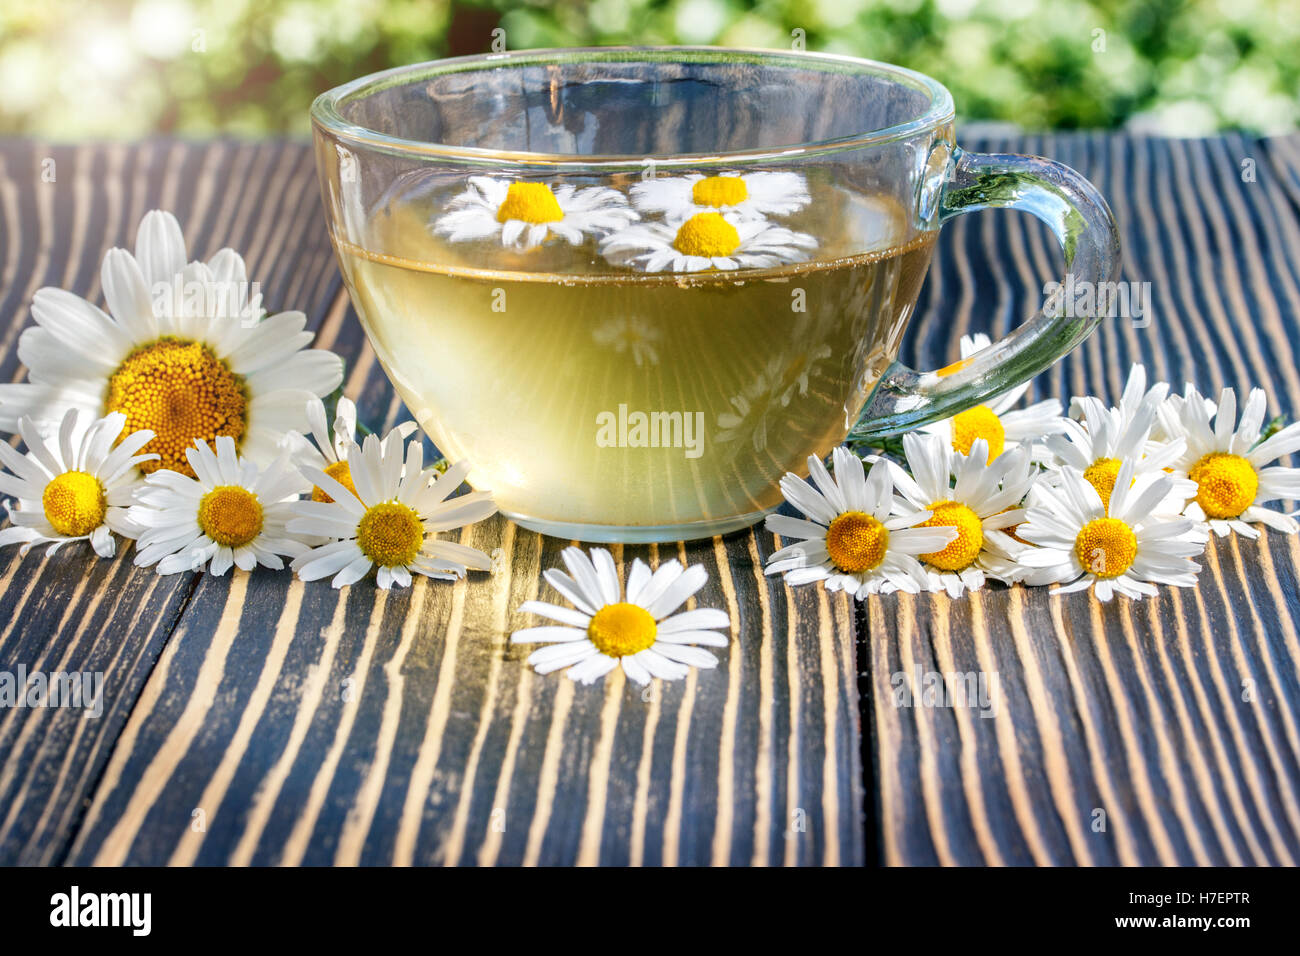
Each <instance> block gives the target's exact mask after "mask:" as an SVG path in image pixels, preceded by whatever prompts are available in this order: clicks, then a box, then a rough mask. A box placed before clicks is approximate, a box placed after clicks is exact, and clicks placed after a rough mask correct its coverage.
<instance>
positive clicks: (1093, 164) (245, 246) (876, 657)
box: [0, 135, 1300, 864]
mask: <svg viewBox="0 0 1300 956" xmlns="http://www.w3.org/2000/svg"><path fill="white" fill-rule="evenodd" d="M967 145H968V146H970V147H972V148H975V149H982V150H988V149H994V150H1005V151H1016V152H1035V153H1042V154H1044V155H1048V156H1051V157H1053V158H1057V159H1060V160H1062V161H1064V162H1066V163H1069V164H1070V165H1072V166H1075V167H1076V168H1077V169H1079V170H1081V171H1082V172H1083V173H1084V174H1085V175H1087V176H1088V177H1089V178H1091V179H1092V180H1093V182H1095V183H1096V184H1097V185H1098V186H1099V187H1100V188H1101V190H1102V192H1103V193H1104V194H1105V195H1106V196H1107V197H1108V198H1109V199H1110V201H1111V203H1112V205H1113V207H1114V210H1115V213H1116V216H1117V217H1118V219H1119V221H1120V224H1121V228H1122V231H1123V235H1124V241H1125V250H1126V260H1127V269H1126V275H1125V278H1127V279H1131V280H1139V281H1141V280H1149V281H1150V282H1151V290H1152V293H1153V298H1154V302H1153V314H1152V317H1151V318H1152V320H1151V322H1150V324H1149V325H1147V326H1146V327H1144V328H1140V327H1136V326H1135V325H1134V324H1133V323H1130V322H1126V321H1124V320H1115V321H1110V322H1108V323H1107V324H1106V325H1104V326H1103V327H1102V329H1101V330H1100V331H1099V332H1098V333H1097V334H1096V335H1094V336H1093V337H1092V338H1091V339H1090V340H1089V341H1088V343H1087V344H1086V345H1085V346H1084V347H1083V348H1081V349H1080V350H1079V351H1078V352H1077V353H1076V354H1074V355H1072V356H1071V357H1070V358H1069V359H1068V360H1067V361H1065V362H1063V363H1061V364H1060V365H1059V366H1057V367H1056V368H1054V369H1053V370H1052V371H1051V372H1050V373H1049V374H1047V375H1045V376H1043V377H1042V378H1041V379H1040V380H1039V382H1038V385H1037V386H1036V388H1037V391H1038V393H1039V394H1042V395H1054V396H1060V397H1067V396H1068V395H1070V394H1071V393H1080V392H1094V393H1100V394H1102V395H1104V396H1107V397H1110V398H1114V397H1116V396H1117V395H1118V392H1119V389H1120V387H1121V385H1122V383H1123V380H1124V378H1125V376H1126V374H1127V371H1128V367H1129V364H1130V362H1131V361H1133V360H1135V359H1138V360H1142V361H1144V362H1146V363H1147V365H1148V367H1149V369H1150V370H1151V372H1152V373H1153V374H1154V375H1155V376H1156V377H1159V378H1166V379H1168V380H1170V381H1172V382H1174V383H1175V385H1176V387H1180V386H1181V383H1182V382H1183V381H1184V380H1185V379H1191V380H1193V381H1195V382H1197V383H1198V384H1199V385H1200V386H1201V387H1202V389H1204V390H1208V391H1217V389H1218V388H1219V387H1221V386H1223V385H1234V386H1237V387H1238V388H1244V387H1248V386H1250V385H1255V384H1258V385H1262V386H1264V387H1265V388H1267V389H1268V390H1269V392H1270V395H1271V396H1272V400H1273V407H1272V409H1271V411H1272V412H1278V411H1281V412H1285V413H1287V414H1289V415H1291V416H1295V415H1296V414H1300V369H1298V368H1297V363H1296V358H1295V354H1294V352H1293V349H1294V347H1295V346H1296V343H1297V342H1300V138H1295V137H1293V138H1283V139H1272V140H1264V141H1260V140H1255V139H1249V138H1242V137H1226V138H1220V139H1211V140H1192V141H1162V140H1149V139H1132V138H1128V137H1122V136H1107V135H1061V136H1049V137H1042V138H1023V139H1016V140H1013V141H988V140H983V141H971V142H969V143H967ZM51 180H52V181H51ZM154 207H161V208H166V209H171V210H173V211H175V213H176V214H177V216H178V217H179V218H180V220H181V222H182V224H183V226H184V227H185V230H186V234H187V238H189V240H190V244H191V252H192V253H197V254H201V255H204V256H206V255H209V254H211V253H212V252H213V251H215V250H216V249H217V248H219V247H220V246H224V245H230V246H233V247H235V248H237V249H239V250H241V251H242V252H243V253H244V254H245V256H246V257H247V259H248V262H249V266H250V271H251V274H252V277H253V278H255V279H257V280H259V281H260V282H261V284H262V288H263V291H264V293H265V294H266V296H267V300H268V305H269V306H270V307H272V308H273V309H280V308H300V309H302V310H304V311H305V312H306V313H307V314H308V316H309V317H310V319H311V323H312V326H313V327H314V328H316V329H317V330H319V338H318V343H319V344H320V345H322V346H325V347H328V348H332V349H335V350H337V351H338V352H340V353H341V354H342V355H344V356H345V357H346V358H347V360H348V372H349V374H348V379H347V383H346V388H347V392H348V394H349V395H351V396H353V397H354V398H356V399H357V401H358V403H359V405H360V407H361V412H362V417H363V419H364V420H366V421H369V422H372V423H380V422H383V423H391V422H393V421H395V420H396V419H397V418H398V417H399V416H401V417H405V416H404V414H403V412H402V409H401V406H400V404H399V403H398V402H397V401H396V400H395V399H394V397H393V393H392V390H391V389H390V388H389V386H388V383H387V381H386V379H385V378H384V375H383V373H382V371H381V370H380V369H379V367H378V365H377V364H376V363H375V360H374V355H373V353H372V352H371V351H370V349H369V348H368V347H367V345H366V342H365V339H364V337H363V335H362V332H361V328H360V326H359V325H358V323H357V321H356V319H355V317H354V316H353V315H352V312H351V309H350V307H349V304H348V299H347V295H346V293H345V291H344V289H343V287H342V285H341V283H340V280H339V276H338V272H337V270H336V268H335V264H334V260H333V256H332V254H331V251H330V247H329V243H328V241H327V238H326V234H325V226H324V221H323V218H322V213H321V208H320V200H319V196H318V192H317V186H316V179H315V175H314V170H313V168H312V163H311V156H310V152H309V150H308V148H307V147H306V146H305V145H303V144H298V143H293V144H285V143H278V144H277V143H241V142H215V143H204V144H193V143H180V142H172V141H157V142H150V143H147V144H144V145H139V146H50V145H46V144H42V143H32V142H15V141H11V142H7V143H4V144H3V145H0V336H3V338H2V339H0V357H2V364H0V379H3V380H5V381H10V380H17V379H19V378H20V377H21V376H22V374H23V371H22V369H21V367H20V364H19V362H18V358H17V355H16V351H15V342H16V340H17V336H18V334H19V332H20V330H21V329H22V328H23V327H24V326H25V325H27V324H28V322H29V314H28V308H29V305H30V302H31V298H32V293H33V292H35V290H36V289H37V288H39V287H41V286H44V285H55V286H61V287H63V288H66V289H70V290H72V291H75V292H77V293H79V294H81V295H84V296H86V297H88V298H91V299H92V300H97V299H98V297H99V296H100V289H99V265H100V260H101V257H102V255H103V253H104V251H105V250H106V249H108V248H109V247H111V246H114V245H128V244H129V243H130V242H131V240H132V239H133V236H134V230H135V226H136V223H137V222H138V221H139V219H140V216H141V215H142V214H143V213H144V212H145V211H146V210H148V209H151V208H154ZM1057 258H1058V254H1057V253H1056V251H1055V249H1054V245H1053V243H1052V242H1051V240H1050V238H1049V237H1048V236H1047V234H1046V233H1045V231H1044V230H1042V229H1041V228H1040V227H1039V226H1038V225H1037V223H1035V222H1032V221H1030V220H1029V219H1028V218H1026V217H1022V216H1021V215H1020V214H1018V213H1012V214H1002V215H993V214H986V215H981V216H972V217H963V218H960V219H958V220H956V221H955V222H953V223H952V224H951V225H949V226H947V227H946V229H945V232H944V234H943V236H942V238H941V239H940V242H939V253H938V257H937V261H936V263H935V266H934V268H933V269H932V271H931V274H930V278H929V280H928V281H927V284H926V288H925V290H924V291H923V293H922V300H921V303H920V306H919V308H918V314H917V316H916V318H915V320H914V322H913V325H912V328H911V329H910V331H909V333H908V337H907V341H906V345H905V352H904V358H905V360H907V361H908V362H909V363H910V364H912V365H915V366H917V367H937V366H940V365H942V364H945V363H946V362H949V361H952V360H953V359H954V358H955V357H956V348H957V339H958V337H959V335H960V334H961V333H963V332H967V331H979V330H981V329H983V330H986V331H989V332H991V333H993V334H995V335H996V334H1000V333H1002V332H1004V331H1005V330H1006V329H1007V328H1009V327H1011V326H1013V325H1015V324H1017V323H1018V322H1019V320H1020V318H1021V317H1022V316H1024V315H1026V314H1028V312H1029V311H1031V305H1032V304H1037V303H1038V302H1039V301H1040V300H1041V297H1042V287H1043V284H1044V282H1047V281H1050V280H1052V279H1054V278H1055V277H1056V276H1057V273H1058V269H1059V263H1058V261H1057ZM990 322H991V325H990V324H988V323H990ZM465 540H467V541H468V542H469V543H472V544H474V545H476V546H478V547H481V548H484V549H485V550H487V551H489V552H491V551H492V550H493V549H495V548H498V547H499V548H501V549H503V551H504V553H505V555H506V560H505V561H504V563H503V566H502V567H501V569H500V571H499V572H498V573H497V574H495V575H493V576H491V577H480V578H475V579H473V580H470V581H468V582H461V583H458V584H455V585H449V584H446V583H438V582H428V581H424V580H421V581H419V583H417V584H416V586H415V587H413V588H411V589H409V590H401V591H393V592H391V593H385V592H382V591H379V590H377V589H376V588H375V587H374V586H373V585H372V584H370V583H366V584H365V585H364V586H360V585H359V586H356V587H353V588H351V589H347V590H344V591H342V592H338V591H334V590H333V589H331V588H330V587H329V586H328V585H325V584H320V583H317V584H312V585H304V584H302V583H301V582H299V581H296V580H294V579H293V578H291V577H290V575H288V574H287V573H285V574H276V573H265V572H264V573H257V574H253V575H251V576H250V575H246V574H243V573H240V572H235V573H234V574H233V575H231V576H227V577H223V578H212V577H208V576H204V575H201V574H187V575H176V576H172V577H159V576H157V575H156V574H154V573H153V572H152V571H151V570H137V569H135V568H134V567H133V566H132V564H131V560H130V559H131V552H130V549H129V548H124V549H122V551H123V552H124V553H121V554H119V556H118V557H117V558H116V559H115V560H113V561H97V560H95V559H94V558H93V557H91V556H89V552H88V551H87V550H85V549H80V548H70V549H67V550H66V551H64V552H62V553H60V554H58V555H56V556H54V557H46V556H45V554H44V551H43V550H41V551H34V552H33V553H32V554H30V555H29V556H28V557H26V558H20V557H19V556H18V553H17V549H15V548H8V549H6V550H5V551H4V552H3V553H0V670H8V671H10V672H13V671H15V670H16V669H17V667H18V666H19V665H23V666H25V667H26V668H27V670H28V671H37V670H39V671H43V672H47V673H48V672H55V671H74V670H75V671H99V672H103V674H104V675H105V677H104V679H105V703H104V713H103V715H102V717H100V718H98V719H86V718H84V717H83V716H82V715H81V714H80V713H79V712H77V711H73V710H68V709H27V708H24V709H4V710H0V861H3V862H6V863H78V864H87V863H97V864H120V863H131V864H135V863H152V864H160V863H177V864H187V863H200V864H224V863H236V864H250V863H251V864H270V863H280V864H294V863H308V864H319V863H361V864H381V863H401V864H405V863H418V864H423V863H469V864H474V863H483V864H488V863H573V862H578V863H597V862H599V863H633V864H636V863H648V864H656V863H683V864H687V863H690V864H707V863H736V864H740V863H760V864H780V863H791V864H795V863H798V864H811V863H831V864H834V863H840V864H855V863H864V862H866V863H873V862H877V861H883V862H886V863H891V864H912V863H922V864H925V863H967V864H968V863H993V864H999V863H1010V864H1029V863H1037V864H1069V863H1081V864H1114V863H1124V864H1130V863H1185V864H1198V863H1199V864H1205V863H1234V864H1240V863H1245V864H1255V863H1259V864H1277V863H1295V862H1297V860H1298V859H1300V797H1298V793H1300V639H1298V638H1297V610H1298V609H1300V597H1298V596H1297V579H1298V578H1300V570H1298V568H1300V543H1298V542H1297V541H1296V539H1295V538H1287V537H1285V536H1282V535H1278V534H1276V533H1271V532H1266V534H1265V536H1264V537H1263V538H1262V539H1261V540H1260V541H1258V542H1256V541H1249V540H1243V539H1239V538H1235V537H1234V538H1229V539H1226V540H1219V541H1215V542H1214V543H1213V544H1212V545H1211V547H1210V549H1209V550H1208V551H1207V553H1206V555H1205V557H1204V564H1205V570H1204V572H1203V573H1202V574H1201V578H1200V584H1199V586H1198V587H1197V588H1196V589H1194V590H1191V589H1189V590H1178V589H1172V588H1162V589H1161V592H1160V596H1159V598H1157V599H1154V600H1150V601H1143V602H1141V603H1133V602H1129V601H1127V600H1117V601H1116V602H1114V603H1112V604H1110V605H1101V604H1099V603H1097V602H1096V601H1094V600H1093V599H1092V598H1091V597H1090V596H1088V595H1086V594H1072V595H1068V596H1065V597H1052V596H1051V595H1050V594H1049V592H1048V591H1047V590H1045V589H1036V590H1025V589H1023V588H1019V587H1016V588H1001V587H998V588H994V589H990V590H986V591H984V592H981V593H979V594H978V595H976V596H974V597H971V598H968V599H963V600H960V601H952V600H949V599H948V598H947V597H946V596H943V595H933V596H929V595H927V596H923V597H920V598H912V597H907V596H901V597H900V596H890V597H885V598H873V599H871V600H870V601H868V602H867V603H865V604H863V605H861V606H859V607H856V608H855V607H854V606H853V605H852V603H851V602H850V601H849V600H847V599H845V598H844V597H843V596H842V595H835V596H828V595H827V594H826V593H824V592H823V591H821V590H816V589H813V588H803V589H799V590H790V589H788V588H786V587H785V586H784V585H783V584H782V583H781V581H780V580H779V579H769V578H765V577H764V576H763V575H762V573H761V568H762V564H763V561H764V559H765V558H766V556H767V555H768V554H770V553H771V552H772V550H773V549H774V542H773V539H772V537H771V536H770V535H769V534H767V533H766V532H764V531H762V530H758V531H756V532H753V533H739V534H734V535H728V536H726V537H724V538H717V539H714V540H712V541H704V542H695V543H692V544H688V545H674V546H660V547H658V548H654V547H630V546H629V547H625V548H622V549H621V551H620V550H618V549H616V556H618V557H620V559H621V560H623V561H628V560H630V559H631V558H632V557H633V556H635V555H640V556H642V557H647V558H658V557H659V556H668V555H678V556H681V557H682V558H684V559H686V560H688V561H691V562H703V563H704V564H705V565H706V566H707V567H708V569H709V572H710V574H711V578H712V582H711V584H710V585H709V587H708V588H707V589H706V591H704V592H702V593H701V594H700V599H701V601H702V602H703V603H705V604H709V605H713V606H717V607H722V608H725V609H727V610H728V611H729V613H730V614H731V616H732V621H733V624H734V626H735V630H736V633H737V634H738V635H739V637H738V640H736V641H735V642H734V643H733V644H732V646H731V648H730V650H729V651H727V652H724V653H723V655H722V663H721V666H720V667H719V668H718V669H717V670H716V671H711V672H700V673H693V674H692V675H691V676H690V678H689V679H687V680H685V681H682V682H678V683H671V684H667V685H659V686H653V687H652V688H650V689H649V690H647V691H644V692H643V691H642V690H640V689H639V688H637V687H635V686H633V685H629V684H627V683H625V682H624V680H623V679H622V678H621V677H620V676H619V675H618V674H614V675H611V678H610V679H608V680H607V681H605V682H604V683H602V684H597V685H595V686H592V687H577V686H574V685H573V684H572V683H571V682H570V681H568V680H567V679H565V678H563V677H561V676H560V675H551V676H548V677H542V676H538V675H536V674H534V673H532V672H531V671H530V670H529V669H528V668H527V667H526V666H525V665H524V663H523V662H524V658H525V657H526V655H527V653H528V650H529V648H526V647H512V646H510V645H509V644H508V643H507V637H508V634H509V631H510V630H511V629H512V627H515V626H519V625H520V624H521V623H522V622H521V621H519V620H517V619H516V617H515V615H514V608H515V607H516V606H518V604H519V603H521V602H522V601H523V600H525V599H527V598H530V597H533V596H536V595H537V594H538V593H539V582H540V578H539V574H540V571H541V569H543V568H545V567H549V566H552V565H554V564H556V563H557V561H558V553H559V551H560V550H561V548H563V547H564V546H565V544H566V542H563V541H557V540H553V539H549V538H543V537H540V536H538V535H536V534H532V533H530V532H525V531H523V530H521V529H518V528H516V527H514V526H513V525H511V524H509V523H507V522H505V521H503V520H500V519H497V520H493V521H490V522H487V523H485V524H483V525H480V526H478V527H475V528H473V529H471V530H470V531H468V532H467V534H466V537H465ZM944 672H947V673H959V674H967V673H974V674H979V673H983V674H984V675H986V677H987V678H988V679H989V681H990V684H991V687H990V691H991V698H990V701H991V705H992V706H990V707H988V708H985V709H984V711H983V713H984V714H985V716H981V710H980V709H979V708H978V707H943V706H926V705H925V702H924V701H923V700H914V701H912V706H897V705H896V702H897V696H896V693H895V691H896V689H897V688H898V687H899V686H901V685H902V684H903V683H907V685H908V686H912V685H914V684H916V683H918V680H923V679H924V676H925V675H926V674H931V673H944Z"/></svg>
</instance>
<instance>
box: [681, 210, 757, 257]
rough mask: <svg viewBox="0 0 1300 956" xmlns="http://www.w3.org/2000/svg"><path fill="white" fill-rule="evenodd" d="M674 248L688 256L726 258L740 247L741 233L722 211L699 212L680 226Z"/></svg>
mask: <svg viewBox="0 0 1300 956" xmlns="http://www.w3.org/2000/svg"><path fill="white" fill-rule="evenodd" d="M673 248H674V249H676V250H677V251H678V252H680V253H682V254H683V255H686V256H698V257H700V258H704V259H715V258H724V257H726V256H729V255H731V254H732V253H733V252H735V251H736V250H737V249H739V248H740V233H739V232H737V231H736V227H735V226H733V225H732V224H731V223H729V222H727V220H725V219H723V218H722V215H721V214H720V213H716V212H702V213H697V214H696V215H694V216H692V217H691V218H690V219H687V220H686V221H685V222H684V223H682V225H681V226H680V228H678V230H677V235H676V237H675V238H674V239H673Z"/></svg>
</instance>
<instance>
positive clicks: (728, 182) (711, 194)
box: [691, 176, 749, 207]
mask: <svg viewBox="0 0 1300 956" xmlns="http://www.w3.org/2000/svg"><path fill="white" fill-rule="evenodd" d="M748 198H749V189H748V187H746V186H745V180H744V179H743V178H742V177H740V176H705V177H704V178H703V179H701V180H699V181H698V182H697V183H696V184H695V185H694V186H692V187H691V199H692V200H693V201H694V202H695V204H696V205H699V206H714V207H721V206H738V205H740V204H741V203H742V202H744V201H745V200H746V199H748Z"/></svg>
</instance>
